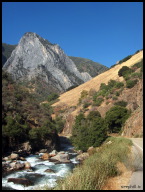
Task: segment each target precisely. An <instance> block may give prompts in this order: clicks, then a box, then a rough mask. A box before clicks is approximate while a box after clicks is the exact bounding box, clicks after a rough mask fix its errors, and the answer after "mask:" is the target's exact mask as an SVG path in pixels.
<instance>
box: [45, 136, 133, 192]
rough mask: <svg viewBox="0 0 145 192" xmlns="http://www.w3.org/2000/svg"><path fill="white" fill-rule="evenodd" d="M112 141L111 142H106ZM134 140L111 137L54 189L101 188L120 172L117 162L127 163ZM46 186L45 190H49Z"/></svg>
mask: <svg viewBox="0 0 145 192" xmlns="http://www.w3.org/2000/svg"><path fill="white" fill-rule="evenodd" d="M108 141H111V142H112V143H111V144H106V143H107V142H108ZM131 145H132V141H131V140H129V139H126V138H121V137H118V138H115V137H109V138H108V139H107V140H106V141H105V143H104V144H103V145H102V146H101V147H100V148H99V150H98V151H97V152H96V153H94V154H93V155H91V156H90V157H89V158H88V159H86V160H84V162H83V164H82V165H79V166H77V167H76V168H75V169H74V170H73V173H71V174H70V175H68V176H67V177H66V178H65V179H63V180H60V181H58V184H57V186H56V187H55V188H53V190H101V188H102V187H103V185H104V184H105V182H106V181H107V178H109V177H112V176H116V175H118V174H120V172H119V170H118V168H117V162H123V163H127V161H128V155H129V152H130V147H129V146H131ZM47 189H49V188H45V189H43V190H47Z"/></svg>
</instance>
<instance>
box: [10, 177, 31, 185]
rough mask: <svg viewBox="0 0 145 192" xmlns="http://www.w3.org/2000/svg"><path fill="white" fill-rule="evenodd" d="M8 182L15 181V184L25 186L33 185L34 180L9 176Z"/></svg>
mask: <svg viewBox="0 0 145 192" xmlns="http://www.w3.org/2000/svg"><path fill="white" fill-rule="evenodd" d="M8 182H13V183H14V184H21V185H24V186H30V185H33V183H32V181H30V180H28V179H26V178H8Z"/></svg>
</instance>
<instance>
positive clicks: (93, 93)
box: [89, 88, 96, 96]
mask: <svg viewBox="0 0 145 192" xmlns="http://www.w3.org/2000/svg"><path fill="white" fill-rule="evenodd" d="M95 93H96V90H95V89H92V88H91V89H90V90H89V96H94V95H95Z"/></svg>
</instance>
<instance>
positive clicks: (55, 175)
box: [2, 138, 79, 190]
mask: <svg viewBox="0 0 145 192" xmlns="http://www.w3.org/2000/svg"><path fill="white" fill-rule="evenodd" d="M61 139H62V138H61ZM64 141H65V142H64ZM72 149H73V146H72V145H71V144H70V143H68V142H66V140H64V138H63V139H62V141H61V151H65V152H66V153H69V155H70V161H71V163H66V164H65V163H61V164H55V163H54V162H49V160H45V161H44V160H41V159H40V156H41V155H42V154H43V153H39V154H38V155H34V154H31V155H29V156H27V157H26V158H25V159H26V161H28V162H29V163H30V164H31V167H32V169H31V170H26V169H24V170H18V171H15V172H13V173H10V174H8V175H6V176H4V177H3V178H2V187H3V190H35V189H37V188H40V187H43V186H45V185H48V186H49V187H54V186H56V185H57V180H58V179H60V178H63V177H65V176H66V175H67V174H68V173H69V172H71V171H72V170H73V168H74V167H75V165H77V164H78V163H79V162H78V161H76V159H75V157H76V155H77V153H74V152H71V151H72ZM19 162H21V161H19ZM22 163H24V161H23V162H22ZM46 169H51V170H53V172H51V173H49V172H45V170H46ZM8 178H26V179H29V180H30V181H32V182H33V185H32V186H28V187H24V186H23V185H20V184H14V183H13V182H8Z"/></svg>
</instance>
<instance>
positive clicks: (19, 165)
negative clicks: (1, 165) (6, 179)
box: [9, 162, 25, 170]
mask: <svg viewBox="0 0 145 192" xmlns="http://www.w3.org/2000/svg"><path fill="white" fill-rule="evenodd" d="M9 166H10V167H11V168H13V169H15V170H19V169H23V168H24V167H25V164H24V163H20V162H12V163H10V164H9Z"/></svg>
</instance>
